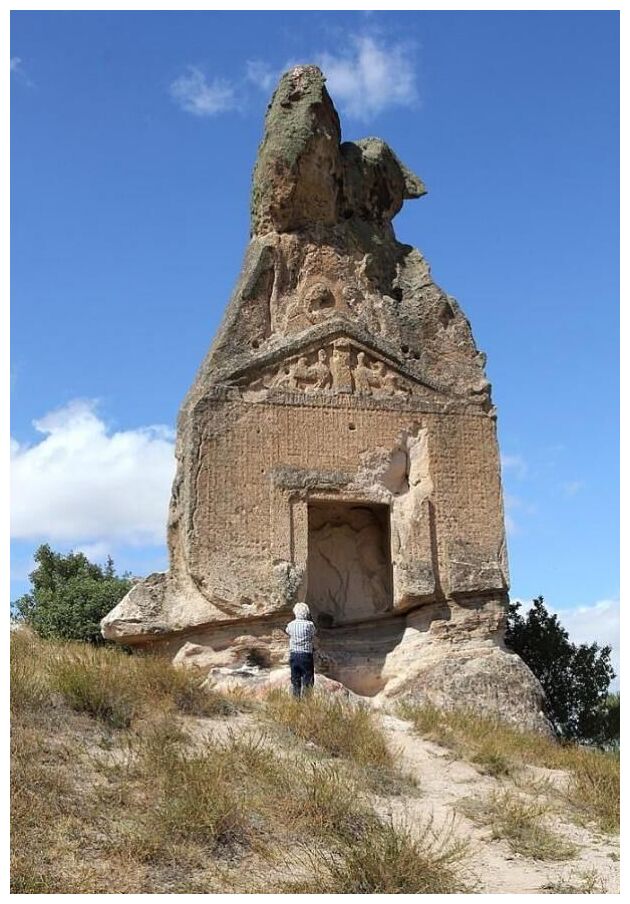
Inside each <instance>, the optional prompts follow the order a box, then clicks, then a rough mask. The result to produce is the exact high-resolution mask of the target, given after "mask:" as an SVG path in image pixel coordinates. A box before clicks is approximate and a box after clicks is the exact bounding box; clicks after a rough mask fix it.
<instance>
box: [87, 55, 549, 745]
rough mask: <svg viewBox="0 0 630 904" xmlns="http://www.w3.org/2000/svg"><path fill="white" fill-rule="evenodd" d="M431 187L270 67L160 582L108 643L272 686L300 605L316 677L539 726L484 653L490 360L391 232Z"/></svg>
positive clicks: (125, 605)
mask: <svg viewBox="0 0 630 904" xmlns="http://www.w3.org/2000/svg"><path fill="white" fill-rule="evenodd" d="M425 193H426V189H425V187H424V185H423V183H422V181H421V180H420V179H419V178H418V177H417V176H415V175H414V174H413V173H412V172H411V171H410V170H408V169H407V167H406V166H404V164H403V163H402V162H401V161H400V160H399V159H398V158H397V157H396V155H395V154H394V152H393V151H392V150H391V149H390V148H389V147H388V145H387V144H385V142H383V141H381V140H380V139H377V138H366V139H364V140H362V141H357V142H342V141H341V130H340V124H339V117H338V115H337V112H336V110H335V108H334V106H333V103H332V101H331V99H330V97H329V95H328V93H327V91H326V88H325V79H324V76H323V75H322V73H321V72H320V70H319V69H317V68H316V67H314V66H298V67H296V68H294V69H292V70H290V71H289V72H287V73H286V74H285V75H284V76H283V77H282V79H281V81H280V83H279V85H278V87H277V89H276V92H275V94H274V95H273V99H272V101H271V104H270V106H269V108H268V111H267V116H266V122H265V134H264V138H263V141H262V144H261V146H260V149H259V153H258V159H257V161H256V166H255V170H254V177H253V191H252V206H251V221H252V238H251V241H250V243H249V247H248V249H247V252H246V255H245V262H244V264H243V269H242V273H241V276H240V279H239V281H238V284H237V286H236V289H235V291H234V294H233V296H232V298H231V300H230V303H229V305H228V307H227V311H226V312H225V316H224V319H223V323H222V325H221V328H220V330H219V333H218V335H217V336H216V338H215V340H214V342H213V344H212V346H211V348H210V351H209V352H208V355H207V357H206V359H205V361H204V362H203V364H202V366H201V368H200V370H199V372H198V374H197V377H196V379H195V382H194V384H193V386H192V388H191V390H190V392H189V393H188V396H187V397H186V399H185V400H184V403H183V405H182V408H181V412H180V416H179V422H178V433H177V447H176V456H177V473H176V477H175V481H174V484H173V490H172V496H171V503H170V514H169V519H168V546H169V552H170V570H169V571H168V572H167V573H160V574H152V575H150V576H149V577H148V578H146V579H145V580H143V581H141V582H139V583H137V584H136V585H135V586H134V587H133V588H132V589H131V591H130V592H129V593H128V594H127V596H126V597H125V598H124V599H123V600H122V602H121V603H120V604H119V605H118V606H116V608H115V609H114V610H113V611H112V612H110V613H109V615H107V616H106V618H105V619H104V620H103V622H102V630H103V634H104V635H105V637H107V638H109V639H113V640H116V641H120V642H121V643H125V644H133V645H135V644H138V645H140V644H143V645H147V644H151V645H152V646H153V647H154V648H155V647H159V648H161V649H162V650H163V651H164V653H166V654H168V655H170V656H173V657H175V660H176V661H177V662H183V663H188V664H195V665H197V666H198V667H199V668H202V669H203V670H204V671H205V672H207V674H208V675H209V680H210V681H217V682H221V681H225V680H226V678H229V677H231V678H232V679H233V680H234V681H240V682H241V683H245V684H247V683H248V682H250V683H260V682H261V681H263V680H269V681H271V682H273V676H274V675H277V674H278V673H277V670H278V669H280V668H282V667H283V666H286V662H287V657H288V654H287V643H286V637H285V635H284V634H283V631H282V628H283V625H284V624H285V623H286V621H287V620H288V618H289V615H290V609H291V607H292V606H293V604H294V603H295V602H296V601H298V600H304V601H306V602H307V603H308V604H309V605H310V607H311V611H312V613H313V615H314V619H315V621H316V623H317V625H318V627H319V650H318V654H317V670H318V673H319V674H320V675H324V676H327V677H328V678H329V679H334V681H336V682H341V683H342V684H343V685H345V686H346V687H347V688H349V689H351V690H352V691H354V692H355V693H358V694H362V695H365V696H369V697H372V698H374V699H375V700H376V702H377V703H382V702H383V701H386V700H388V699H389V698H392V697H396V696H403V695H407V696H411V697H414V698H417V699H420V700H430V701H432V702H433V703H435V704H437V705H439V706H452V705H471V706H475V707H477V708H479V709H481V710H483V711H486V712H495V713H500V714H501V715H503V716H504V717H507V718H510V719H512V720H514V721H515V722H518V724H520V725H524V726H525V725H527V726H530V727H534V728H541V729H544V728H545V726H546V722H545V719H544V717H543V715H542V712H541V707H542V692H541V688H540V685H539V684H538V682H537V681H536V679H535V678H534V676H533V675H532V673H531V672H530V671H529V669H528V668H527V667H526V666H525V664H524V663H523V662H522V660H521V659H520V658H519V657H518V656H516V655H515V654H512V653H509V652H507V651H506V649H505V648H504V646H503V643H502V636H503V630H504V623H505V612H506V604H507V599H508V597H507V591H508V573H507V561H506V548H505V533H504V520H503V502H502V491H501V475H500V467H499V453H498V446H497V437H496V415H495V409H494V407H493V405H492V402H491V397H490V385H489V383H488V380H487V379H486V376H485V372H484V364H485V356H484V355H483V354H482V353H480V352H479V351H478V350H477V348H476V346H475V342H474V340H473V337H472V333H471V329H470V324H469V322H468V320H467V319H466V317H465V315H464V314H463V312H462V310H461V309H460V307H459V305H458V304H457V302H456V301H455V299H453V298H452V297H450V296H449V295H446V294H445V293H444V292H443V291H442V289H440V288H439V287H438V286H437V285H436V284H435V283H434V282H433V280H432V278H431V273H430V270H429V267H428V265H427V263H426V261H425V260H424V258H423V257H422V255H421V254H420V252H419V251H418V250H416V249H415V248H412V247H410V246H409V245H403V244H400V243H399V242H398V241H397V240H396V238H395V235H394V231H393V228H392V219H393V217H394V216H395V215H396V214H397V213H398V212H399V211H400V209H401V207H402V205H403V202H404V201H405V200H408V199H414V198H420V197H421V196H422V195H424V194H425Z"/></svg>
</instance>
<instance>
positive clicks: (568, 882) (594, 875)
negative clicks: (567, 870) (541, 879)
mask: <svg viewBox="0 0 630 904" xmlns="http://www.w3.org/2000/svg"><path fill="white" fill-rule="evenodd" d="M542 891H543V892H544V893H545V894H548V895H605V894H607V892H608V889H607V887H606V883H605V881H604V879H603V878H602V876H600V874H599V873H598V872H597V870H594V869H590V870H585V871H584V872H581V873H578V874H576V875H574V874H572V875H570V876H568V877H567V878H565V879H561V880H559V881H557V882H549V883H548V884H547V885H543V887H542Z"/></svg>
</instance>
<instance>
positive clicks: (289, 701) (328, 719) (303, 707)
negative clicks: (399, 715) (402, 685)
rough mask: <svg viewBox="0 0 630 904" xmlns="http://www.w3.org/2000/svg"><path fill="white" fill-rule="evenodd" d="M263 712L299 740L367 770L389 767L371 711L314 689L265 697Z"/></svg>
mask: <svg viewBox="0 0 630 904" xmlns="http://www.w3.org/2000/svg"><path fill="white" fill-rule="evenodd" d="M265 713H266V715H267V716H268V718H269V719H270V720H271V721H273V722H275V723H276V724H278V725H281V726H283V727H284V728H287V729H288V730H289V731H290V732H291V733H292V734H293V735H295V736H296V737H298V738H300V740H302V741H306V742H310V743H311V744H314V745H316V747H318V748H319V749H320V750H321V751H324V752H325V753H327V754H329V755H330V756H333V757H343V758H345V759H348V760H351V761H352V762H353V763H354V764H356V765H357V766H359V767H362V768H367V769H377V770H378V769H384V770H391V769H392V768H393V765H394V758H393V755H392V753H391V751H390V750H389V748H388V746H387V742H386V740H385V735H384V733H383V732H382V730H381V729H380V727H379V725H378V724H377V722H376V719H375V716H374V713H373V712H371V711H370V710H369V709H367V708H366V707H364V706H360V705H354V704H352V703H348V702H347V701H345V700H341V699H339V698H336V697H329V696H325V695H324V694H318V693H317V692H315V693H313V694H311V695H310V696H308V697H306V698H304V699H302V700H297V699H295V698H294V697H292V696H291V695H289V694H287V693H286V692H285V691H275V692H273V693H272V694H270V695H269V696H268V697H267V700H266V706H265Z"/></svg>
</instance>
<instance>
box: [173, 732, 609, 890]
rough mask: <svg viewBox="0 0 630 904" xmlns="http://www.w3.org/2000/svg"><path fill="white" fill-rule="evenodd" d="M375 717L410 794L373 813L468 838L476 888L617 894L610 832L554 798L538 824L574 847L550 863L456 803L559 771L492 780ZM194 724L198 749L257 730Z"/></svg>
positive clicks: (521, 788) (559, 782)
mask: <svg viewBox="0 0 630 904" xmlns="http://www.w3.org/2000/svg"><path fill="white" fill-rule="evenodd" d="M379 720H380V722H381V724H382V727H383V729H384V731H385V734H386V737H387V740H388V744H390V745H391V748H392V750H393V751H394V752H395V753H396V755H397V759H398V763H399V765H400V769H401V771H402V773H403V774H405V775H408V776H411V777H412V778H413V779H414V780H415V781H416V782H417V785H418V793H415V794H413V796H408V795H405V794H404V793H403V794H401V795H397V796H395V797H374V798H373V804H374V806H375V809H376V810H377V812H379V813H380V814H381V815H383V816H390V817H392V818H393V820H394V821H395V822H400V823H401V824H402V823H404V824H406V825H407V826H411V827H413V826H414V825H416V826H423V825H426V823H427V821H428V820H432V824H433V828H434V829H435V831H436V832H438V833H440V832H441V831H443V830H447V831H448V830H450V831H451V832H452V834H453V835H454V836H455V837H457V838H458V839H461V840H462V841H465V842H468V843H469V854H468V855H467V857H466V859H465V864H466V870H467V871H468V875H469V878H470V880H471V881H472V882H473V883H474V884H475V889H476V892H477V893H479V894H484V893H485V894H488V893H489V894H508V893H511V894H532V893H533V894H535V893H543V892H548V893H554V892H555V893H562V892H572V893H578V892H588V893H596V894H597V893H599V894H618V893H619V838H618V836H615V835H607V834H605V833H603V832H601V831H599V830H598V828H597V827H596V826H594V825H591V826H588V827H587V826H582V825H578V824H576V822H575V821H572V820H571V818H570V814H569V813H568V812H565V811H563V807H562V804H561V799H560V798H558V800H557V801H554V804H553V806H552V811H551V812H550V814H549V816H548V817H546V818H545V822H546V825H547V826H548V828H550V829H551V830H552V831H554V832H555V833H557V834H558V835H559V836H561V837H562V838H563V839H565V840H566V841H568V842H569V843H571V844H573V845H574V846H575V848H576V854H575V856H574V857H572V858H571V859H567V860H562V861H557V862H556V861H551V862H550V861H541V860H535V859H531V858H528V857H525V856H523V855H522V854H518V853H515V852H513V851H512V850H511V849H510V846H509V844H508V842H507V841H505V840H503V839H493V838H492V833H491V831H490V829H489V828H487V827H484V826H480V825H478V824H476V823H475V822H473V821H472V820H471V819H469V818H467V817H466V816H465V815H464V814H463V813H462V810H461V807H462V803H463V802H465V801H469V800H470V799H471V798H474V799H476V800H484V799H485V798H487V797H489V796H491V795H492V794H493V792H501V791H505V790H507V791H513V792H514V793H518V794H521V795H524V796H525V797H527V795H528V794H529V795H530V796H532V795H533V796H534V797H535V798H536V799H538V797H537V796H536V792H535V789H536V787H538V788H540V787H547V788H549V787H551V788H553V787H554V786H555V787H556V788H558V789H561V788H562V786H563V785H564V784H565V783H566V781H567V775H566V774H565V773H563V772H560V771H558V770H551V769H543V768H540V767H522V773H520V774H516V775H513V776H510V778H507V777H500V778H494V777H492V776H489V775H484V774H482V773H481V772H480V771H479V770H478V769H476V768H475V766H473V765H472V764H470V763H467V762H465V761H463V760H460V759H457V758H455V757H454V756H453V754H452V752H451V751H449V750H447V749H445V748H443V747H441V746H439V745H438V744H435V743H433V742H431V741H427V740H424V739H422V738H420V737H418V735H417V734H416V733H415V732H414V731H413V729H412V725H411V723H410V722H408V721H406V720H404V719H400V718H398V717H395V716H391V715H385V714H381V715H379ZM187 721H188V720H187ZM194 722H195V725H194V727H193V725H192V720H190V721H189V724H188V726H187V727H188V729H189V731H190V730H191V729H192V731H191V734H192V736H193V737H194V738H195V739H196V740H197V741H198V743H199V745H200V746H201V747H203V742H204V740H205V739H209V738H211V737H212V738H213V739H215V740H219V739H221V738H225V737H226V736H227V734H228V733H234V734H237V735H240V734H252V735H257V736H258V735H260V731H261V724H260V722H259V721H258V719H257V718H256V717H255V716H253V715H251V714H241V715H239V716H238V717H236V718H232V719H230V720H215V719H212V720H209V719H196V720H194ZM266 742H267V743H270V744H273V745H274V747H275V744H274V742H273V735H268V736H266ZM276 750H277V748H276ZM532 789H534V790H532Z"/></svg>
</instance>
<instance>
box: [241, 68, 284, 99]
mask: <svg viewBox="0 0 630 904" xmlns="http://www.w3.org/2000/svg"><path fill="white" fill-rule="evenodd" d="M281 74H282V73H281V72H278V71H277V70H275V69H273V68H272V67H271V66H270V65H269V64H268V63H265V62H264V61H263V60H248V61H247V63H246V78H247V80H248V81H249V82H251V83H252V84H253V85H256V87H257V88H260V90H261V91H266V92H269V91H271V90H272V88H274V87H275V85H276V82H277V81H278V79H279V78H280V76H281Z"/></svg>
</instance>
